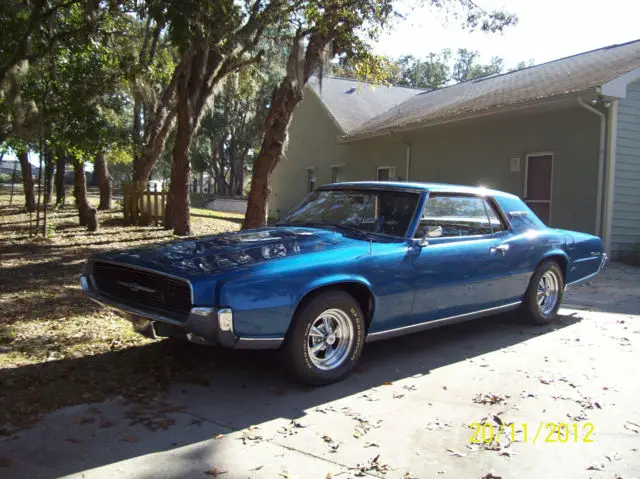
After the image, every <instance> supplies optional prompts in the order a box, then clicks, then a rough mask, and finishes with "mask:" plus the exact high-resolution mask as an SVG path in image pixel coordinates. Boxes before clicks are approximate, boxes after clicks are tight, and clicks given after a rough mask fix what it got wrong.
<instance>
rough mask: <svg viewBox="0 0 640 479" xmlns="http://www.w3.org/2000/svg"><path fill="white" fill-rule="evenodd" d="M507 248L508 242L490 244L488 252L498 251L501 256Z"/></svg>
mask: <svg viewBox="0 0 640 479" xmlns="http://www.w3.org/2000/svg"><path fill="white" fill-rule="evenodd" d="M508 250H509V245H508V244H499V245H498V246H492V247H491V248H489V252H490V253H500V254H502V256H504V255H505V254H506V253H507V251H508Z"/></svg>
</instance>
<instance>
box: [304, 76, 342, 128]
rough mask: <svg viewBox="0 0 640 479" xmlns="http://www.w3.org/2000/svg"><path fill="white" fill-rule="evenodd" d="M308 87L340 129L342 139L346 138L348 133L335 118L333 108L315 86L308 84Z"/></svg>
mask: <svg viewBox="0 0 640 479" xmlns="http://www.w3.org/2000/svg"><path fill="white" fill-rule="evenodd" d="M306 86H307V87H309V90H311V91H312V92H313V94H314V95H315V97H316V98H317V99H318V100H319V101H320V104H321V105H322V106H323V107H324V109H325V110H327V114H328V115H329V118H331V120H332V121H333V123H334V124H335V125H336V128H338V130H339V131H340V133H341V135H340V137H342V136H346V135H347V131H346V130H345V129H344V128H343V127H342V125H341V124H340V123H339V122H338V119H337V118H336V117H335V115H334V114H333V112H332V111H331V108H329V105H327V103H326V102H325V101H324V100H323V99H322V95H321V94H320V93H319V92H317V91H316V89H315V88H313V85H310V84H309V83H307V85H306Z"/></svg>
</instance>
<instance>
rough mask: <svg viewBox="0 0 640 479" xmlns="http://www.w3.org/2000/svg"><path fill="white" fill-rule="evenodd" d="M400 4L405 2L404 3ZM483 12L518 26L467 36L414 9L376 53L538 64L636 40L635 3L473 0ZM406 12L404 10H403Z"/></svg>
mask: <svg viewBox="0 0 640 479" xmlns="http://www.w3.org/2000/svg"><path fill="white" fill-rule="evenodd" d="M405 1H406V0H405ZM409 1H411V0H409ZM476 3H477V4H478V5H480V6H481V7H483V8H484V9H485V10H494V9H503V10H506V11H508V12H510V13H515V14H516V15H517V16H518V18H519V22H518V24H517V25H516V26H513V27H509V28H508V29H507V30H505V32H504V33H503V34H492V33H482V32H474V33H471V32H468V31H465V30H463V29H462V28H460V26H459V25H460V21H459V20H455V19H453V18H451V17H450V18H449V21H448V22H447V18H446V16H445V15H443V14H441V13H438V12H437V11H436V10H434V9H433V8H430V7H423V8H421V9H415V10H413V11H411V12H409V13H408V14H407V18H406V20H404V21H401V22H398V24H397V25H396V26H395V28H394V29H393V30H392V31H391V32H389V33H387V34H384V35H383V36H382V37H381V38H380V40H379V42H378V43H377V45H376V46H375V50H376V53H379V54H384V55H388V56H391V57H394V58H397V57H399V56H401V55H414V56H417V57H425V56H426V55H428V54H429V53H430V52H436V53H437V52H440V51H442V49H444V48H450V49H451V50H453V51H454V52H455V50H457V49H458V48H467V49H470V50H477V51H479V52H480V54H481V58H482V60H483V61H485V62H488V60H489V59H490V58H491V57H492V56H499V57H501V58H503V59H504V61H505V66H506V67H507V68H510V67H514V66H516V65H517V64H518V62H520V61H525V62H528V61H529V60H530V59H533V60H534V62H535V63H544V62H547V61H550V60H555V59H558V58H563V57H566V56H569V55H574V54H576V53H581V52H585V51H588V50H593V49H596V48H600V47H604V46H607V45H613V44H617V43H625V42H628V41H631V40H636V39H638V38H640V21H639V19H640V0H606V1H601V2H595V1H594V0H476ZM405 11H407V10H405Z"/></svg>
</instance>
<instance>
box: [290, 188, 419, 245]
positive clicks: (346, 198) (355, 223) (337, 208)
mask: <svg viewBox="0 0 640 479" xmlns="http://www.w3.org/2000/svg"><path fill="white" fill-rule="evenodd" d="M419 198H420V195H419V194H418V193H409V192H403V191H385V190H378V191H375V190H342V189H341V190H318V191H315V192H313V193H311V194H310V195H309V196H308V197H307V198H306V199H305V201H304V202H303V203H302V205H301V206H300V207H298V209H296V210H295V211H293V212H292V213H290V214H289V215H288V216H286V217H285V218H284V219H283V220H282V221H281V222H280V223H279V224H285V225H301V226H333V227H343V228H348V229H357V230H358V231H361V232H366V233H379V234H385V235H391V236H400V237H404V236H406V234H407V230H408V229H409V226H410V224H411V219H412V218H413V216H414V214H415V210H416V205H417V204H418V199H419Z"/></svg>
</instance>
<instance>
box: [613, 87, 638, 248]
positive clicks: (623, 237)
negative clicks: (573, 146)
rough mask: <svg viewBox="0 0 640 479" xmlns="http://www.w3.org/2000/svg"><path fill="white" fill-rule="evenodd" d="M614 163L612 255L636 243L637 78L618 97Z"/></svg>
mask: <svg viewBox="0 0 640 479" xmlns="http://www.w3.org/2000/svg"><path fill="white" fill-rule="evenodd" d="M617 122H618V129H617V138H616V166H615V180H614V181H615V183H614V185H615V186H614V193H613V216H612V220H611V252H612V254H613V255H614V256H616V255H619V254H620V253H623V252H624V251H625V250H628V249H629V248H631V247H632V246H633V245H640V81H638V82H635V83H631V84H630V85H628V86H627V97H626V98H623V99H621V100H619V106H618V119H617Z"/></svg>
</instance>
